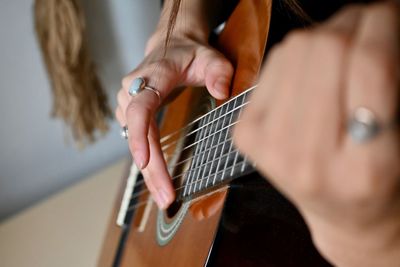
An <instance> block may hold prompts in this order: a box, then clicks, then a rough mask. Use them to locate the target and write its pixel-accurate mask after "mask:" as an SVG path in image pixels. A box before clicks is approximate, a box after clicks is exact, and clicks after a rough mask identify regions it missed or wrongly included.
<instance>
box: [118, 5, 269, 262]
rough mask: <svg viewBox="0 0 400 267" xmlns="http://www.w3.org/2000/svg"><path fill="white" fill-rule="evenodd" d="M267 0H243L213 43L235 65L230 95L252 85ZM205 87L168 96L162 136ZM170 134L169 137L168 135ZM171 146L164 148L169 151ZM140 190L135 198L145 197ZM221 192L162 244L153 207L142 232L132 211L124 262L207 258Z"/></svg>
mask: <svg viewBox="0 0 400 267" xmlns="http://www.w3.org/2000/svg"><path fill="white" fill-rule="evenodd" d="M270 6H271V4H270V0H242V1H240V2H239V4H238V6H237V7H236V9H235V11H234V13H233V14H232V16H231V18H230V19H229V21H228V22H227V24H226V27H225V30H224V32H223V33H222V36H221V38H220V41H219V42H218V48H219V49H221V50H222V52H223V53H226V54H227V56H228V58H229V59H230V60H231V61H232V63H233V64H234V66H235V67H236V68H237V69H236V72H235V76H234V79H233V86H232V88H233V91H232V93H233V95H235V94H238V93H239V92H241V91H242V90H243V89H246V88H247V87H249V86H251V85H253V83H254V81H255V80H256V77H257V75H258V71H259V69H260V65H261V62H262V57H263V54H264V48H265V42H266V38H267V33H268V26H269V19H270V11H271V10H270ZM204 92H205V90H204V89H203V90H201V89H196V88H190V89H185V90H184V92H183V93H182V94H181V95H180V96H178V97H177V98H176V99H175V100H174V101H173V102H171V103H170V104H169V105H168V107H167V109H166V112H165V115H164V121H163V123H162V127H161V136H165V135H168V134H170V133H172V132H175V131H176V130H178V129H180V128H181V127H183V126H185V125H186V124H187V123H188V122H189V121H190V120H191V119H193V115H192V114H193V110H192V108H193V107H198V106H201V103H202V102H203V100H204V97H205V94H204ZM172 140H174V139H172ZM174 149H175V147H173V146H172V147H171V148H170V149H169V150H168V151H166V154H167V158H168V155H170V154H172V153H173V152H174ZM147 197H148V196H146V195H143V196H142V199H140V201H144V200H146V198H147ZM225 197H226V189H223V190H220V191H219V192H216V193H214V194H212V195H210V196H207V197H204V198H202V199H199V200H197V201H196V203H195V204H194V205H192V207H191V209H190V212H189V213H188V215H187V216H186V217H185V219H184V221H183V223H182V225H181V226H180V228H179V230H178V232H177V234H176V235H175V237H174V238H173V239H172V240H171V242H170V243H168V244H167V245H166V246H159V245H158V244H157V242H156V217H157V208H156V206H155V205H153V206H152V207H151V211H150V215H149V217H148V218H147V221H146V224H145V229H144V231H143V232H139V231H138V225H139V224H140V223H141V221H142V219H143V216H142V215H143V214H144V212H143V209H144V208H145V207H142V208H141V209H140V210H138V211H137V213H136V217H135V218H134V223H133V224H132V225H131V228H130V233H129V237H128V239H127V241H126V243H125V247H124V251H123V255H122V261H121V266H123V267H132V266H135V267H148V266H149V267H150V266H151V267H157V266H162V267H169V266H173V267H179V266H182V267H183V266H184V267H187V266H190V267H200V266H204V265H205V264H206V262H207V257H208V255H209V252H210V249H211V247H212V244H213V242H214V238H215V235H216V232H217V228H218V225H219V222H220V216H221V212H222V208H223V205H224V200H225Z"/></svg>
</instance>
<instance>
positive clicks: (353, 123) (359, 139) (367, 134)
mask: <svg viewBox="0 0 400 267" xmlns="http://www.w3.org/2000/svg"><path fill="white" fill-rule="evenodd" d="M381 130H382V127H381V125H380V124H379V123H378V121H377V119H376V117H375V114H374V113H373V112H372V111H370V110H369V109H367V108H365V107H358V108H357V109H356V110H355V112H354V114H353V117H352V118H350V120H349V123H348V131H349V134H350V136H351V137H352V139H353V140H354V141H355V142H356V143H365V142H366V141H369V140H371V139H373V138H374V137H376V136H377V135H378V134H379V133H380V132H381Z"/></svg>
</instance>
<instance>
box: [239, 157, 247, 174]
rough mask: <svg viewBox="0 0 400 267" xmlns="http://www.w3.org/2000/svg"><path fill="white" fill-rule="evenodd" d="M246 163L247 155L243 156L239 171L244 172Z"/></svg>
mask: <svg viewBox="0 0 400 267" xmlns="http://www.w3.org/2000/svg"><path fill="white" fill-rule="evenodd" d="M246 164H247V156H244V160H243V164H242V168H241V169H240V171H241V172H244V169H245V168H246Z"/></svg>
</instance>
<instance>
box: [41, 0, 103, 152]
mask: <svg viewBox="0 0 400 267" xmlns="http://www.w3.org/2000/svg"><path fill="white" fill-rule="evenodd" d="M78 2H79V1H78V0H36V1H35V6H34V16H35V28H36V34H37V39H38V41H39V45H40V48H41V50H42V56H43V61H44V63H45V65H46V67H47V72H48V74H49V78H50V81H51V89H52V95H53V110H52V115H53V116H54V117H56V118H60V119H62V120H63V121H64V122H65V124H66V125H67V126H68V128H69V129H70V133H71V135H72V137H73V139H74V141H76V144H77V145H78V146H84V145H85V144H87V143H90V142H93V141H95V137H96V133H97V132H99V133H105V132H106V131H107V130H108V119H109V118H111V110H110V108H109V106H108V101H107V95H106V93H105V91H104V90H103V88H102V86H101V84H100V80H99V78H98V76H97V74H96V71H95V67H94V64H93V60H92V58H91V57H90V55H89V47H88V45H87V42H86V27H85V21H84V15H83V11H82V8H81V7H80V5H79V4H78Z"/></svg>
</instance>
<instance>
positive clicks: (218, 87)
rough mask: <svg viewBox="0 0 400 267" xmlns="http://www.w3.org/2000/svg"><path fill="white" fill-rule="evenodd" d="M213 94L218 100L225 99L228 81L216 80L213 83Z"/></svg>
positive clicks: (223, 79)
mask: <svg viewBox="0 0 400 267" xmlns="http://www.w3.org/2000/svg"><path fill="white" fill-rule="evenodd" d="M214 90H215V94H216V95H217V97H218V98H221V99H222V98H227V97H228V95H227V93H226V92H227V90H229V81H228V80H227V79H225V78H218V79H217V81H216V82H215V83H214Z"/></svg>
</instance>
